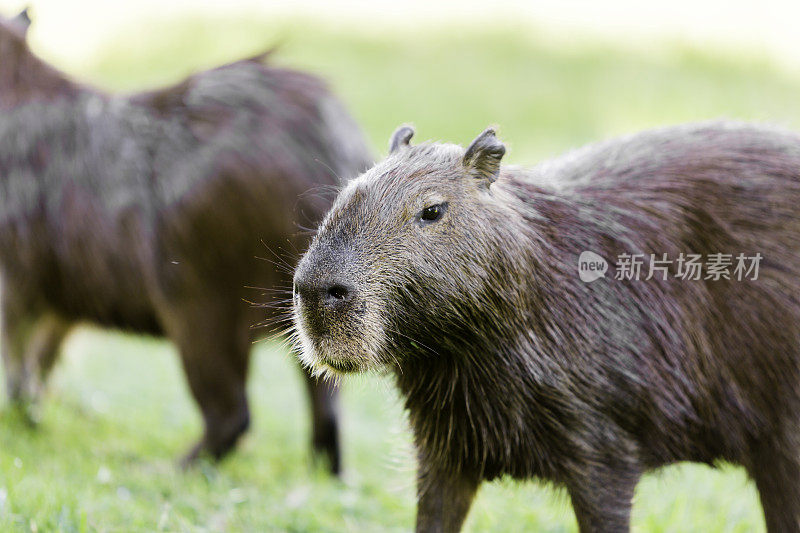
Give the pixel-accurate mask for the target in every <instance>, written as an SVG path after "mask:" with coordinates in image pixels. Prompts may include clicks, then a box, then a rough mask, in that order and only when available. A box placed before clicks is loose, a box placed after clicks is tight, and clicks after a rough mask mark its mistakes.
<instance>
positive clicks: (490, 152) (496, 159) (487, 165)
mask: <svg viewBox="0 0 800 533" xmlns="http://www.w3.org/2000/svg"><path fill="white" fill-rule="evenodd" d="M505 153H506V147H505V145H504V144H503V143H501V142H500V140H499V139H498V138H497V137H496V136H495V133H494V129H492V128H487V129H485V130H484V131H483V133H481V134H480V135H478V136H477V137H476V138H475V140H474V141H472V143H471V144H470V145H469V148H467V151H466V153H465V154H464V159H463V163H464V166H465V167H466V168H467V169H468V170H469V171H470V173H471V174H472V175H473V176H475V177H476V178H479V179H482V180H485V181H486V186H487V187H488V186H489V185H491V184H492V183H494V181H495V180H496V179H497V176H499V175H500V160H501V159H503V156H504V155H505Z"/></svg>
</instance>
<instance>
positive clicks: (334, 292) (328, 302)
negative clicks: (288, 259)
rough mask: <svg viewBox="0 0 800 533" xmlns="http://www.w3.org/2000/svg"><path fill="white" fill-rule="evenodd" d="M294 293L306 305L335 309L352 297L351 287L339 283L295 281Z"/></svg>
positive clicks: (301, 279) (352, 290)
mask: <svg viewBox="0 0 800 533" xmlns="http://www.w3.org/2000/svg"><path fill="white" fill-rule="evenodd" d="M294 291H295V294H297V295H298V296H299V297H300V298H301V299H302V300H303V301H304V303H305V304H306V305H318V306H323V307H326V308H329V309H336V308H339V307H341V306H343V305H344V304H346V303H347V302H348V301H349V300H350V299H351V298H352V296H353V293H354V289H353V287H352V285H349V284H347V283H343V282H340V281H318V282H311V281H308V280H306V279H304V278H300V279H295V281H294Z"/></svg>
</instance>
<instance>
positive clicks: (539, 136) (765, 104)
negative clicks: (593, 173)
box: [0, 17, 800, 532]
mask: <svg viewBox="0 0 800 533" xmlns="http://www.w3.org/2000/svg"><path fill="white" fill-rule="evenodd" d="M145 26H146V35H147V36H148V38H147V40H145V39H143V37H142V35H144V34H143V33H142V34H140V33H137V32H136V31H134V30H131V31H130V32H127V33H122V34H120V35H118V37H117V39H116V40H115V41H114V42H110V43H108V46H106V47H104V48H103V50H101V51H98V55H97V57H95V58H93V60H92V61H90V62H88V63H82V64H77V63H76V64H75V65H73V66H72V67H68V68H67V70H68V71H69V72H71V73H72V74H73V75H75V76H76V77H78V78H80V79H86V80H91V81H92V82H94V83H96V84H98V85H100V86H102V87H106V88H109V89H113V90H121V91H130V90H136V89H140V88H145V87H150V86H152V85H154V84H160V83H167V82H170V81H175V80H177V79H178V78H180V77H181V76H182V75H184V74H186V73H188V72H190V71H192V70H194V69H196V68H200V67H209V66H212V65H214V64H217V63H219V62H221V61H224V60H229V59H234V58H237V57H240V56H242V55H245V54H249V53H254V52H256V51H259V50H260V49H263V48H265V47H266V46H268V45H269V44H272V43H275V42H278V41H281V42H283V45H282V47H281V49H280V51H279V53H278V54H277V55H276V56H275V59H274V61H275V62H277V63H280V64H285V65H294V66H300V67H303V68H308V69H311V70H313V71H316V72H319V73H321V74H323V75H324V76H325V77H326V78H328V79H329V80H330V82H331V84H332V86H333V87H334V88H335V89H336V90H337V92H339V93H340V94H341V95H342V96H343V98H344V99H345V100H346V101H347V102H348V104H349V105H350V106H351V108H352V109H353V111H354V113H355V115H356V116H357V118H358V119H359V120H360V122H361V123H362V124H363V125H364V128H365V130H366V132H367V134H368V136H369V138H370V140H371V142H372V143H373V146H374V147H375V150H376V152H382V151H384V146H385V143H386V142H387V139H388V137H389V135H390V133H391V132H392V130H393V129H394V128H395V126H397V125H398V124H399V123H401V122H409V121H410V122H413V123H415V124H416V125H417V127H418V135H419V137H420V138H423V139H424V138H433V139H447V140H452V141H457V142H461V143H465V142H468V141H469V140H470V139H471V138H472V137H473V136H474V135H476V134H477V133H478V132H480V131H481V130H482V129H483V128H484V127H485V126H486V125H487V124H498V125H499V126H500V128H501V133H502V136H503V138H504V139H505V140H506V141H507V143H508V145H509V146H510V148H511V150H510V154H509V160H511V161H513V162H516V163H526V164H528V163H534V162H535V161H537V160H538V159H540V158H542V157H545V156H548V155H552V154H555V153H557V152H559V151H562V150H564V149H567V148H569V147H572V146H576V145H579V144H581V143H584V142H588V141H591V140H595V139H598V138H602V137H606V136H608V135H611V134H617V133H622V132H628V131H635V130H637V129H641V128H645V127H650V126H655V125H661V124H666V123H675V122H681V121H688V120H699V119H705V118H713V117H720V116H724V117H731V118H742V119H755V120H768V121H772V122H779V123H782V124H785V125H788V126H797V125H800V80H798V79H797V78H796V77H793V76H791V75H788V74H785V73H781V72H780V71H778V70H776V69H775V68H773V67H771V66H770V65H769V64H768V62H766V61H764V60H763V59H760V58H758V57H756V56H754V57H747V58H741V57H733V56H731V55H726V54H724V53H717V54H716V55H715V54H708V53H702V52H699V51H697V50H693V49H691V48H687V47H685V46H680V45H663V46H661V45H659V46H651V47H648V49H647V50H644V51H638V50H635V49H633V48H631V49H624V48H619V47H614V46H611V45H608V44H605V43H602V42H595V41H585V40H580V41H578V42H577V44H571V45H567V44H566V43H568V42H570V41H569V40H568V39H563V38H562V39H561V40H560V41H559V44H553V43H551V42H548V40H547V39H546V38H545V37H543V36H538V37H537V35H540V34H538V33H537V32H536V31H534V30H531V29H524V28H521V27H515V26H513V25H506V26H504V27H503V28H504V29H500V28H499V27H497V29H480V28H470V27H459V28H449V29H442V28H437V29H433V28H430V29H420V30H417V31H412V30H393V31H380V30H378V29H372V30H369V29H366V28H362V29H355V28H352V27H349V26H348V27H337V26H336V25H335V24H333V23H332V22H331V23H327V24H324V23H321V22H313V21H307V20H277V21H276V20H261V19H257V18H255V19H254V18H248V17H239V18H236V17H231V18H228V19H223V20H213V21H212V20H202V19H188V20H181V21H171V22H170V21H167V22H164V21H161V22H157V21H154V22H153V23H152V24H147V25H145ZM43 54H44V55H45V56H46V55H47V51H46V50H44V51H43ZM53 378H54V379H53V380H52V382H51V387H50V392H49V395H48V398H47V401H46V402H45V407H44V411H43V419H42V423H41V427H40V428H39V429H38V430H35V431H34V430H31V429H29V428H28V427H27V426H25V425H24V424H23V423H22V422H21V421H20V420H18V419H16V418H15V417H14V416H13V415H12V414H10V413H5V414H3V415H0V530H2V531H16V530H19V531H29V530H38V531H50V530H63V531H81V532H82V531H95V530H97V531H131V530H134V531H135V530H142V531H151V530H165V531H218V530H223V531H224V530H227V531H364V532H373V531H408V530H409V529H411V528H412V525H413V520H414V482H413V479H414V463H413V460H412V458H413V452H412V448H411V444H410V439H409V435H408V432H407V429H406V425H405V422H404V417H403V414H402V409H401V407H400V402H399V399H398V398H397V396H396V394H395V392H394V391H393V389H392V387H391V383H390V382H389V381H388V380H386V379H385V378H381V377H378V376H365V377H359V378H353V379H350V380H348V381H347V382H346V383H345V389H344V398H343V400H344V401H343V421H344V427H343V438H344V443H343V444H344V453H345V457H344V461H345V468H346V472H345V474H344V476H343V479H342V480H341V481H339V480H333V479H330V478H328V477H327V476H326V475H325V474H324V473H323V472H320V471H319V470H317V469H315V468H313V467H312V466H310V465H309V461H308V455H307V429H308V427H307V425H308V421H307V405H306V403H305V397H304V394H303V390H304V389H303V386H302V383H301V381H300V379H299V375H298V372H297V370H296V368H295V365H294V363H293V361H292V360H291V356H290V355H289V354H287V353H285V352H284V351H282V350H281V349H280V348H279V347H278V346H277V345H272V344H266V343H261V344H259V345H258V348H257V350H256V352H255V361H254V366H253V372H252V375H251V379H250V386H249V390H250V398H251V400H252V407H253V429H252V431H251V432H250V433H249V435H248V436H247V437H246V438H245V440H244V441H243V442H242V443H241V446H240V447H239V449H238V451H237V453H236V454H234V455H233V456H232V457H231V458H230V459H228V460H226V461H225V462H223V463H222V464H221V465H218V466H217V465H212V464H202V465H200V466H199V467H198V468H196V469H193V470H190V471H188V472H182V471H180V470H179V469H177V468H176V464H175V459H176V458H177V457H178V456H179V455H180V454H181V453H182V452H184V451H185V449H186V448H187V447H188V446H189V444H190V443H191V442H192V440H193V439H194V438H195V437H196V436H197V435H198V434H199V431H200V423H199V417H198V415H197V412H196V409H195V407H194V405H193V403H192V402H191V400H190V399H189V395H188V391H187V388H186V385H185V383H184V379H183V377H182V375H181V372H180V369H179V365H178V362H177V358H176V356H175V353H174V351H173V349H172V348H171V347H170V345H169V344H167V343H165V342H161V341H157V340H152V339H145V338H139V337H131V336H123V335H116V334H107V333H100V332H98V331H95V330H90V329H82V330H78V331H77V332H76V333H75V334H74V335H73V336H72V337H71V338H70V341H69V342H68V344H67V346H66V350H65V354H64V357H63V358H62V360H61V362H60V364H59V365H58V367H57V368H56V371H55V374H54V376H53ZM634 527H635V529H637V530H639V531H654V532H662V531H663V532H669V531H707V532H734V531H741V532H744V531H748V532H749V531H763V529H764V526H763V519H762V518H761V511H760V508H759V506H758V499H757V494H756V492H755V490H754V488H753V485H752V484H751V483H750V482H748V481H747V479H746V477H745V475H744V473H743V472H742V470H741V469H738V468H734V467H727V468H724V469H722V470H712V469H710V468H707V467H703V466H696V465H684V466H678V467H670V468H667V469H665V470H663V471H661V472H659V473H656V474H652V475H649V476H647V477H646V478H645V480H644V481H643V482H642V483H641V484H640V486H639V488H638V490H637V493H636V501H635V508H634ZM467 529H468V530H471V531H504V532H505V531H532V530H536V531H572V530H574V529H575V523H574V518H573V517H572V514H571V511H570V507H569V504H568V499H567V497H566V496H565V495H564V494H563V493H559V492H556V491H554V490H552V489H551V488H548V487H545V486H541V485H538V484H536V483H533V482H531V483H512V482H500V483H494V484H487V485H485V486H484V487H483V488H482V489H481V492H480V494H479V497H478V498H477V500H476V502H475V504H474V506H473V509H472V511H471V513H470V517H469V519H468V523H467Z"/></svg>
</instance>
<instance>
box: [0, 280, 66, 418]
mask: <svg viewBox="0 0 800 533" xmlns="http://www.w3.org/2000/svg"><path fill="white" fill-rule="evenodd" d="M33 309H35V307H34V306H31V305H29V304H28V303H27V301H26V300H25V299H24V298H22V297H20V295H19V293H17V292H16V291H13V290H7V291H6V292H5V293H4V294H3V296H2V300H0V334H1V336H2V338H0V345H1V346H0V349H1V350H2V353H3V364H4V367H5V377H6V388H7V391H8V396H9V399H10V400H11V402H12V403H13V404H15V406H17V407H21V408H23V409H22V410H23V412H24V414H26V415H28V416H29V417H30V416H32V415H33V411H32V410H31V409H30V408H31V406H32V405H31V404H33V403H34V402H36V400H38V399H39V396H40V394H41V391H42V389H43V387H44V383H45V381H46V379H47V376H48V374H49V373H50V369H51V368H52V367H53V363H54V362H55V360H56V356H57V355H58V351H59V348H60V346H61V341H62V340H63V339H64V336H65V335H66V334H67V331H68V330H69V323H68V322H65V321H63V320H62V319H60V318H59V317H58V316H56V315H55V314H53V313H49V312H40V311H34V310H33ZM31 421H33V420H31Z"/></svg>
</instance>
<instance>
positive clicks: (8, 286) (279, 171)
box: [0, 20, 369, 472]
mask: <svg viewBox="0 0 800 533" xmlns="http://www.w3.org/2000/svg"><path fill="white" fill-rule="evenodd" d="M0 109H2V114H1V115H0V282H1V283H2V293H0V294H1V296H0V306H1V307H2V352H3V360H4V363H5V375H6V381H7V389H8V393H9V395H10V397H11V399H12V401H13V402H14V403H15V404H22V405H26V404H29V403H31V402H34V401H35V400H36V399H37V398H38V396H39V394H40V389H41V388H42V384H43V383H44V381H45V379H46V377H47V373H48V371H49V369H50V368H51V367H52V365H53V363H54V361H55V358H56V354H57V352H58V349H59V346H60V345H61V341H62V339H63V338H64V336H65V335H66V334H67V332H68V331H69V329H70V327H71V326H72V325H74V324H75V323H76V322H79V321H89V322H93V323H96V324H99V325H101V326H106V327H111V328H118V329H123V330H127V331H131V332H138V333H147V334H153V335H163V336H165V337H167V338H168V339H170V340H171V341H173V342H174V343H175V345H176V346H177V348H178V351H179V353H180V356H181V361H182V363H183V368H184V371H185V374H186V377H187V380H188V383H189V388H190V390H191V393H192V395H193V396H194V398H195V400H196V401H197V404H198V406H199V407H200V411H201V413H202V416H203V421H204V427H205V430H204V434H203V436H202V438H201V439H200V441H199V442H198V443H197V445H196V446H195V447H194V448H193V449H192V451H191V452H190V453H189V455H188V456H187V460H188V461H189V462H191V461H192V460H193V459H194V458H196V457H197V456H198V455H200V454H209V455H211V456H213V457H215V458H219V457H222V456H223V455H225V454H226V453H227V452H228V451H230V450H231V448H232V447H233V446H234V444H235V443H236V441H237V439H238V438H239V436H240V435H241V434H242V433H243V432H244V431H245V430H246V429H247V427H248V425H249V422H250V415H249V409H248V404H247V397H246V394H245V382H246V379H247V369H248V362H249V358H250V352H251V342H252V341H253V340H254V339H256V338H258V337H262V336H264V335H265V334H268V333H270V332H276V331H278V330H279V329H280V326H281V324H280V322H281V321H282V320H283V319H284V318H285V317H284V316H283V315H282V314H281V311H280V308H281V305H282V304H281V300H282V299H286V298H288V295H289V294H291V283H292V277H291V272H290V271H291V265H292V264H294V262H295V259H293V257H294V254H295V253H296V250H297V249H302V248H303V247H305V245H306V244H305V243H306V242H307V239H308V234H309V232H308V231H305V229H304V228H308V227H313V226H314V225H315V224H316V223H317V222H318V221H319V220H320V218H321V215H322V214H323V213H324V212H325V210H326V209H327V208H328V207H329V205H330V198H331V194H330V190H331V189H335V188H336V187H338V185H339V184H340V183H341V180H344V179H346V178H348V177H352V176H354V175H356V174H357V173H358V172H360V171H362V170H364V168H366V166H367V165H368V164H369V153H368V150H367V148H366V145H365V142H364V140H363V138H362V136H361V134H360V132H359V130H358V128H357V127H356V125H355V124H354V122H353V121H352V119H351V118H350V116H349V115H348V113H347V112H346V110H345V109H344V107H343V106H342V104H341V103H340V102H339V101H338V100H337V99H336V98H335V97H334V96H333V95H332V94H331V93H330V92H329V90H328V89H327V88H326V86H325V84H324V83H323V82H322V81H320V80H319V79H317V78H315V77H313V76H310V75H308V74H305V73H302V72H296V71H292V70H288V69H281V68H276V67H272V66H270V65H269V64H266V63H264V62H262V60H261V58H254V59H248V60H243V61H239V62H235V63H232V64H229V65H225V66H222V67H219V68H217V69H213V70H210V71H206V72H201V73H199V74H196V75H194V76H191V77H190V78H188V79H186V80H185V81H183V82H181V83H179V84H177V85H175V86H174V87H169V88H165V89H161V90H157V91H152V92H147V93H141V94H136V95H132V96H126V97H123V96H114V95H108V94H105V93H102V92H100V91H98V90H95V89H92V88H90V87H86V86H83V85H80V84H78V83H75V82H73V81H71V80H69V79H68V78H67V77H66V76H64V75H63V74H61V73H59V72H58V71H57V70H55V69H54V68H52V67H51V66H49V65H47V64H46V63H44V62H43V61H42V60H41V59H39V58H37V57H36V56H35V55H33V54H32V53H31V52H30V51H29V49H28V47H27V43H26V42H25V28H24V27H21V26H20V25H19V24H16V23H15V21H10V20H0ZM248 287H250V288H248ZM253 287H256V288H259V290H254V289H253ZM250 301H256V302H258V303H265V304H266V306H262V305H252V304H250V303H248V302H250ZM275 323H277V326H278V327H274V328H272V330H273V331H270V328H264V327H261V328H259V327H253V326H254V325H258V324H275ZM304 374H305V381H306V384H307V388H308V392H309V399H310V407H311V412H312V420H313V424H312V426H313V430H312V431H313V437H312V444H313V448H314V450H315V451H316V452H318V454H320V455H321V456H322V457H324V460H325V461H326V462H327V463H328V465H329V467H330V468H331V470H332V471H334V472H338V470H339V468H340V459H339V457H340V455H339V442H338V429H337V428H338V425H337V414H336V412H337V410H336V395H337V394H336V389H335V387H333V386H331V385H330V384H328V383H323V382H320V381H317V380H316V378H313V377H312V376H311V375H310V374H309V373H308V372H305V371H304Z"/></svg>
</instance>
